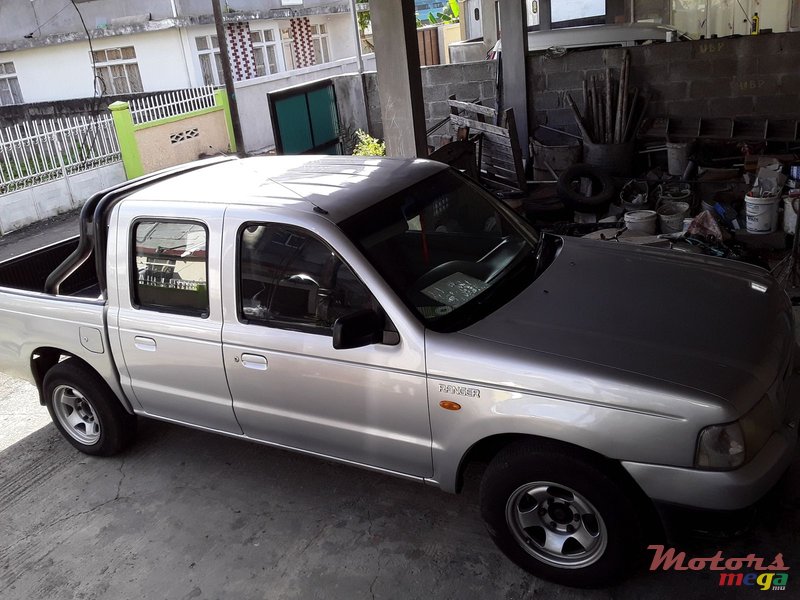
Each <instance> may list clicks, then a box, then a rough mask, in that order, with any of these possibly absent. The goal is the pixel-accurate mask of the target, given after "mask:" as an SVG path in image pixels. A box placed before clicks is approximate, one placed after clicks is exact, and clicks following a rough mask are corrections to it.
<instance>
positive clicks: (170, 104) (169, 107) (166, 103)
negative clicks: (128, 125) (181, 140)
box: [129, 85, 216, 125]
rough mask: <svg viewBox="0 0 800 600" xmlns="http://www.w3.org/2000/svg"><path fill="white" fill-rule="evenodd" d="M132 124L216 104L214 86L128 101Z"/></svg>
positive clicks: (156, 119)
mask: <svg viewBox="0 0 800 600" xmlns="http://www.w3.org/2000/svg"><path fill="white" fill-rule="evenodd" d="M129 106H130V108H131V116H132V117H133V123H134V125H141V124H143V123H149V122H151V121H158V120H159V119H166V118H169V117H176V116H178V115H183V114H186V113H190V112H194V111H197V110H203V109H204V108H213V107H214V106H216V97H215V95H214V88H213V87H212V86H210V85H208V86H205V87H200V88H191V89H188V90H177V91H175V92H164V93H163V94H156V95H154V96H147V97H144V98H134V99H133V100H131V101H130V102H129Z"/></svg>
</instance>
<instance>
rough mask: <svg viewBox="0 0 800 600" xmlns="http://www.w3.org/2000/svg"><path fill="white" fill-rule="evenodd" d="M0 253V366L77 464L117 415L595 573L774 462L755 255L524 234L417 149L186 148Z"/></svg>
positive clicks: (607, 573) (612, 569) (729, 501)
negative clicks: (383, 498)
mask: <svg viewBox="0 0 800 600" xmlns="http://www.w3.org/2000/svg"><path fill="white" fill-rule="evenodd" d="M80 233H81V235H80V236H79V237H76V238H75V239H72V240H67V241H65V242H62V243H59V244H55V245H53V246H50V247H47V248H44V249H42V250H39V251H37V252H35V253H32V254H28V255H24V256H21V257H19V258H16V259H13V260H11V261H7V262H5V263H3V264H0V369H1V370H3V371H5V372H7V373H9V374H11V375H14V376H17V377H20V378H24V379H27V380H29V381H31V382H33V383H34V384H35V385H36V386H38V389H39V390H40V393H41V401H42V402H43V403H44V404H46V406H47V408H48V410H49V411H50V414H51V415H52V418H53V421H54V423H55V426H56V427H57V428H58V429H59V430H60V432H61V433H62V434H64V437H65V438H66V439H67V440H68V441H69V442H70V443H71V444H72V445H74V446H75V447H76V448H78V449H79V450H81V451H82V452H86V453H88V454H95V455H111V454H114V453H115V452H118V451H120V450H122V449H123V448H124V447H125V445H126V444H128V443H129V442H130V441H131V440H132V438H133V436H134V432H135V428H136V418H137V416H143V417H152V418H156V419H161V420H164V421H168V422H171V423H179V424H183V425H189V426H191V427H196V428H199V429H203V430H207V431H213V432H217V433H222V434H224V435H229V436H233V437H237V438H243V439H249V440H253V441H257V442H261V443H264V444H268V445H271V446H276V447H280V448H288V449H291V450H297V451H300V452H304V453H307V454H312V455H315V456H319V457H324V458H327V459H332V460H337V461H341V462H345V463H349V464H352V465H357V466H361V467H366V468H368V469H373V470H376V471H381V472H384V473H390V474H393V475H398V476H400V477H405V478H408V479H413V480H416V481H419V482H422V483H425V484H428V485H432V486H437V487H439V488H441V489H442V490H444V491H446V492H457V491H459V489H460V486H461V480H462V474H463V472H464V470H465V467H466V466H467V465H468V464H470V463H472V462H473V461H488V467H487V468H486V470H485V474H484V475H483V478H482V481H481V492H480V504H481V506H480V510H481V513H482V516H483V518H484V519H485V521H486V524H487V527H488V530H489V533H490V535H491V537H492V538H493V539H494V541H495V542H496V543H497V545H498V546H499V547H500V548H501V549H502V551H503V552H505V553H506V554H507V555H508V556H509V557H510V558H511V559H512V560H514V561H515V562H516V563H517V564H518V565H520V566H521V567H523V568H524V569H527V570H528V571H530V572H532V573H534V574H536V575H538V576H540V577H544V578H547V579H550V580H553V581H557V582H560V583H564V584H567V585H573V586H599V585H604V584H607V583H609V582H611V581H613V580H616V579H619V578H620V577H621V576H622V575H624V574H625V573H626V571H627V570H629V569H630V566H631V565H632V564H636V560H637V558H638V557H640V556H641V555H642V550H643V548H644V546H645V545H646V544H647V543H648V542H649V543H652V541H653V539H652V537H650V536H652V535H654V534H653V531H654V529H653V527H652V526H653V523H656V522H657V515H658V514H660V513H659V512H658V511H657V510H656V507H661V506H664V505H679V506H683V507H691V508H693V509H713V510H734V509H740V508H743V507H746V506H748V505H750V504H752V503H754V502H755V501H756V500H758V499H759V498H760V497H761V496H762V495H764V494H765V493H766V492H767V491H768V489H769V488H770V487H772V486H773V484H775V482H776V481H777V480H778V479H779V478H780V476H781V474H782V473H783V472H784V470H785V469H786V468H787V466H788V465H789V464H790V462H791V461H792V460H793V455H794V449H795V445H796V440H797V420H798V405H799V404H798V398H797V396H796V395H794V394H792V393H790V391H789V388H790V383H791V381H792V377H793V375H794V369H795V366H794V362H793V354H794V348H795V342H794V337H793V317H792V312H791V306H790V303H789V300H788V297H787V296H786V294H785V293H784V292H783V291H782V290H781V289H780V287H779V286H778V285H777V283H776V281H775V280H774V279H773V278H772V277H771V276H770V275H769V274H768V273H767V272H766V271H763V270H761V269H759V268H756V267H750V266H747V265H743V264H739V263H734V262H728V261H724V260H721V259H712V258H705V257H699V256H687V255H679V254H678V253H669V252H664V251H660V250H652V249H644V248H638V249H637V248H623V247H621V246H622V245H620V244H614V243H599V242H590V241H584V240H578V239H570V238H561V237H557V236H551V235H545V236H542V237H541V238H539V236H537V234H536V232H535V231H533V230H532V229H531V228H530V227H529V226H527V225H526V224H525V223H524V222H523V221H521V220H520V219H519V218H518V217H517V216H516V215H515V214H514V213H513V212H511V211H509V210H508V209H507V208H506V207H505V206H504V205H503V204H502V203H501V202H499V201H497V200H495V199H494V198H493V197H492V196H490V195H489V194H487V193H486V192H484V191H482V190H481V189H479V188H477V187H476V186H474V185H473V184H472V183H470V182H469V181H468V180H466V179H464V178H462V177H461V176H460V175H459V174H458V173H456V172H454V171H452V170H450V169H449V168H447V167H444V166H443V165H441V164H438V163H434V162H430V161H425V160H414V161H410V160H390V159H369V158H364V159H361V158H342V157H260V158H248V159H227V158H223V159H212V160H210V161H204V162H200V163H194V164H191V165H188V166H184V167H181V168H177V169H173V170H170V171H165V172H161V173H157V174H154V175H149V176H145V177H143V178H141V179H139V180H135V181H132V182H128V183H126V184H123V185H121V186H118V187H116V188H112V189H110V190H107V191H105V192H102V193H100V194H97V195H95V196H93V197H92V198H91V199H90V200H89V201H88V202H87V204H86V206H85V207H84V209H83V213H82V218H81V232H80Z"/></svg>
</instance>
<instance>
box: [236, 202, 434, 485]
mask: <svg viewBox="0 0 800 600" xmlns="http://www.w3.org/2000/svg"><path fill="white" fill-rule="evenodd" d="M228 235H230V236H231V237H230V238H226V240H225V247H226V248H229V249H230V248H234V247H235V248H236V249H237V251H236V253H235V255H236V256H235V261H228V260H226V262H225V265H226V267H228V266H229V265H230V264H231V263H232V262H235V265H236V268H235V271H233V272H231V273H226V274H223V281H225V282H227V284H228V286H230V288H231V289H236V290H237V295H236V298H233V300H234V302H235V304H233V305H228V304H226V320H225V324H224V329H223V353H224V358H225V368H226V372H227V374H228V383H229V385H230V389H231V393H232V395H233V402H234V410H235V412H236V416H237V418H238V420H239V422H240V423H241V425H242V429H243V430H244V433H245V434H246V435H248V436H250V437H253V438H257V439H260V440H263V441H267V442H270V443H274V444H278V445H282V446H288V447H292V448H298V449H302V450H306V451H310V452H314V453H318V454H322V455H325V456H330V457H335V458H339V459H343V460H347V461H353V462H356V463H361V464H365V465H370V466H373V467H379V468H382V469H388V470H391V471H394V472H398V473H404V474H409V475H413V476H418V477H425V476H430V475H431V470H432V467H431V433H430V420H429V417H428V397H427V389H426V384H425V374H424V367H423V365H424V360H423V350H422V347H421V344H419V347H417V346H416V345H415V344H414V343H412V342H411V341H409V340H404V339H403V336H402V335H398V334H397V333H396V332H388V333H387V334H386V341H387V342H388V343H379V344H372V345H369V346H366V347H362V348H355V349H347V350H335V349H334V348H333V344H332V325H333V323H334V321H335V320H336V319H337V318H338V317H341V316H343V315H346V314H349V313H351V312H354V311H357V310H362V309H365V308H372V309H376V310H378V311H381V307H380V306H379V305H378V303H377V301H376V299H375V298H374V297H373V295H372V294H371V293H370V292H369V290H368V289H367V287H366V286H365V284H364V283H363V282H362V281H361V280H360V279H359V278H358V277H356V275H355V274H354V272H353V271H352V270H351V269H350V267H349V266H348V265H347V264H346V263H345V262H344V260H343V259H342V258H341V257H340V256H339V254H338V253H337V252H336V251H335V250H333V249H332V248H331V247H330V246H329V245H328V244H326V243H325V242H323V241H322V240H321V239H320V238H319V237H317V236H316V235H315V234H312V233H311V232H309V231H308V230H305V229H302V228H300V227H296V226H290V225H285V224H280V223H268V222H259V223H249V222H243V221H239V222H235V223H233V224H232V223H231V222H230V218H229V217H226V236H228ZM234 235H235V239H233V236H234ZM231 254H233V253H231ZM226 300H227V298H226ZM386 327H387V329H389V330H391V329H392V325H391V322H390V321H389V320H388V318H387V326H386ZM398 340H399V341H398Z"/></svg>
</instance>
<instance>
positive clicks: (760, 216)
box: [744, 194, 781, 233]
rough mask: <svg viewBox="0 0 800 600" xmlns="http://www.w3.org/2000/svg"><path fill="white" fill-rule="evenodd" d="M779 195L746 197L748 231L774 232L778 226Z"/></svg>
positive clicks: (748, 195)
mask: <svg viewBox="0 0 800 600" xmlns="http://www.w3.org/2000/svg"><path fill="white" fill-rule="evenodd" d="M780 201H781V199H780V197H778V196H770V197H768V198H756V197H753V196H751V195H750V194H747V195H746V196H745V197H744V202H745V215H746V216H747V231H748V233H772V232H774V231H775V230H776V229H777V228H778V204H779V203H780Z"/></svg>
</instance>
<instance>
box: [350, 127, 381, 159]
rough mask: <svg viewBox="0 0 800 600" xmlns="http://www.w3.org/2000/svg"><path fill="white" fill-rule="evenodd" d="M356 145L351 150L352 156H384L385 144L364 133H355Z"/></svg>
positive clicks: (361, 131) (359, 131) (360, 131)
mask: <svg viewBox="0 0 800 600" xmlns="http://www.w3.org/2000/svg"><path fill="white" fill-rule="evenodd" d="M356 137H357V138H358V143H356V146H355V148H353V156H386V144H385V143H384V142H382V141H380V140H379V139H378V138H374V137H372V136H371V135H370V134H368V133H367V132H366V131H364V130H362V129H359V130H357V131H356Z"/></svg>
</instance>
